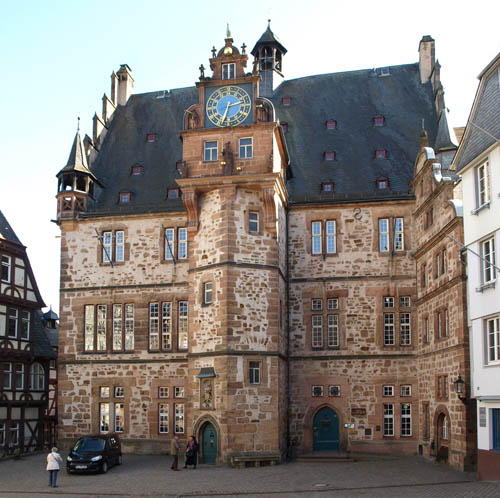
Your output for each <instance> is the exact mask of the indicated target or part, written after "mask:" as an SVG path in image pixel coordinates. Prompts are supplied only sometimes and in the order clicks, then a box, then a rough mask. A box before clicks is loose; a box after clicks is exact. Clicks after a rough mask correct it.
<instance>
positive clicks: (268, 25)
mask: <svg viewBox="0 0 500 498" xmlns="http://www.w3.org/2000/svg"><path fill="white" fill-rule="evenodd" d="M267 28H268V29H271V19H268V20H267Z"/></svg>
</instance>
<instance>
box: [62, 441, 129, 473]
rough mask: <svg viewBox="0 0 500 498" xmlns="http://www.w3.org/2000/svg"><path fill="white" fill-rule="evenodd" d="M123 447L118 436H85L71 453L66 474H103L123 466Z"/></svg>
mask: <svg viewBox="0 0 500 498" xmlns="http://www.w3.org/2000/svg"><path fill="white" fill-rule="evenodd" d="M121 463H122V447H121V444H120V439H119V438H118V436H117V435H116V434H99V435H97V436H83V437H81V438H80V439H79V440H78V441H77V442H76V443H75V446H74V447H73V449H72V450H71V451H70V452H69V455H68V458H67V460H66V472H68V474H70V473H71V472H102V473H103V474H105V473H106V472H107V471H108V469H109V468H110V467H112V466H113V465H121Z"/></svg>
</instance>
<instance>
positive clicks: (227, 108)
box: [222, 102, 231, 124]
mask: <svg viewBox="0 0 500 498" xmlns="http://www.w3.org/2000/svg"><path fill="white" fill-rule="evenodd" d="M230 105H231V103H230V102H228V103H227V105H226V110H225V111H224V116H222V124H224V121H225V120H226V115H227V111H228V110H229V106H230Z"/></svg>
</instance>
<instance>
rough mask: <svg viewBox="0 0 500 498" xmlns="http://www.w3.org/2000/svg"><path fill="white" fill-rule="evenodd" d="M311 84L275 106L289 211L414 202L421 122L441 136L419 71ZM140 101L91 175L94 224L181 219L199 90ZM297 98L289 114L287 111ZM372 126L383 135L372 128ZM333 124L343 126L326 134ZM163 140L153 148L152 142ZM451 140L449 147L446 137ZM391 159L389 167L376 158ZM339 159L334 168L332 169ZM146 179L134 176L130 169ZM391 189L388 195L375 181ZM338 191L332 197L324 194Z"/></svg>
mask: <svg viewBox="0 0 500 498" xmlns="http://www.w3.org/2000/svg"><path fill="white" fill-rule="evenodd" d="M387 71H388V73H389V74H384V75H382V72H381V70H380V69H378V70H375V69H366V70H361V71H349V72H343V73H333V74H324V75H318V76H309V77H305V78H299V79H294V80H289V81H285V82H283V83H282V84H281V85H280V86H279V87H278V88H277V89H276V91H275V94H274V96H273V97H272V99H271V100H272V101H273V103H274V106H275V109H276V114H277V118H279V120H280V121H281V122H286V123H288V125H289V128H288V133H286V134H285V137H286V141H287V146H288V150H289V152H290V159H291V168H292V173H293V178H291V180H289V182H288V188H289V193H290V198H291V201H292V202H296V203H297V202H320V201H330V202H341V201H344V200H366V199H378V198H380V199H388V198H408V197H410V196H411V194H409V183H410V181H411V179H412V175H413V166H414V161H415V158H416V156H417V153H418V150H419V148H420V143H419V137H420V131H421V127H422V119H424V122H425V128H426V130H427V134H428V139H429V146H431V147H432V146H434V145H435V142H436V136H437V123H438V119H437V115H436V111H435V106H434V96H433V91H432V85H431V83H430V82H428V83H425V84H421V83H420V74H419V68H418V64H408V65H402V66H393V67H390V68H385V71H384V72H385V73H387ZM163 93H164V92H155V93H146V94H140V95H133V96H132V97H130V99H129V101H128V103H127V105H126V106H119V107H118V108H117V110H116V111H115V114H114V117H113V120H112V122H111V125H110V128H109V130H108V132H107V134H106V137H105V139H104V142H103V145H102V147H101V150H100V152H99V154H98V156H97V159H96V162H95V163H94V164H93V166H92V168H91V169H92V171H93V173H94V174H95V175H96V177H97V178H98V179H99V181H100V182H101V183H102V184H104V186H105V188H104V189H99V188H97V189H96V202H90V203H89V208H88V211H89V215H90V216H93V215H98V214H128V213H136V212H141V213H144V212H168V211H182V210H183V205H182V201H181V200H180V199H167V189H168V188H176V187H177V184H176V183H175V180H176V179H177V178H179V174H178V173H177V171H176V162H177V161H180V160H181V159H182V144H181V141H180V139H179V133H180V130H181V129H182V123H183V116H184V111H185V109H188V108H189V107H190V106H191V105H192V104H195V103H197V98H198V90H197V89H196V88H195V87H191V88H181V89H176V90H172V91H170V92H167V93H166V95H165V96H164V97H163V98H159V97H162V95H163ZM282 97H291V98H292V105H291V106H289V107H285V106H283V105H282V104H281V98H282ZM374 116H383V117H384V119H385V125H384V126H382V127H375V126H374V125H373V118H374ZM328 119H333V120H335V121H337V129H336V130H327V129H326V127H325V122H326V121H327V120H328ZM148 133H156V141H155V142H153V143H148V142H147V141H146V135H147V134H148ZM444 138H445V140H446V137H444ZM377 149H386V150H387V152H388V157H387V158H386V159H375V150H377ZM327 151H335V152H336V154H337V157H336V160H335V161H325V160H324V158H323V156H324V153H325V152H327ZM136 164H138V165H141V166H143V174H142V175H139V176H132V175H131V168H132V166H133V165H136ZM380 178H388V179H389V189H388V190H378V189H377V185H376V181H377V179H380ZM325 181H332V182H334V184H335V187H334V193H333V194H332V193H328V194H326V193H321V183H322V182H325ZM120 192H131V194H132V195H131V202H130V203H128V204H119V203H118V201H119V193H120Z"/></svg>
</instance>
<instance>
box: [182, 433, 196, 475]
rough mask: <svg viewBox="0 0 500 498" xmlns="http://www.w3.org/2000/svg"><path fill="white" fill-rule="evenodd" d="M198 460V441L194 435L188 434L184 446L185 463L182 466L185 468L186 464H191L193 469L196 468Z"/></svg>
mask: <svg viewBox="0 0 500 498" xmlns="http://www.w3.org/2000/svg"><path fill="white" fill-rule="evenodd" d="M197 460H198V443H197V442H196V438H195V437H194V436H189V441H188V444H187V446H186V463H185V464H184V468H185V469H187V467H188V465H192V466H193V469H195V468H196V463H197Z"/></svg>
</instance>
